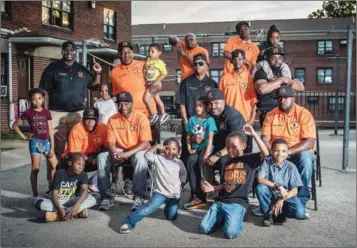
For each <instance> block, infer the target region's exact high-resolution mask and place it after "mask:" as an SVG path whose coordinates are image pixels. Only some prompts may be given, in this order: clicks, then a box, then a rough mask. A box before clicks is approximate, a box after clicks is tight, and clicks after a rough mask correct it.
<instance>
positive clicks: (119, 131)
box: [107, 110, 152, 150]
mask: <svg viewBox="0 0 357 248" xmlns="http://www.w3.org/2000/svg"><path fill="white" fill-rule="evenodd" d="M107 136H108V142H111V143H115V144H116V146H117V147H118V148H121V149H124V150H130V149H132V148H133V147H134V146H136V145H137V144H139V143H141V142H143V141H152V137H151V129H150V123H149V120H148V118H147V117H146V116H145V115H144V114H142V113H140V112H138V111H136V110H133V112H132V113H131V115H130V116H129V118H128V119H126V118H124V117H123V116H122V115H121V114H120V113H117V114H115V115H113V116H112V117H110V118H109V120H108V134H107Z"/></svg>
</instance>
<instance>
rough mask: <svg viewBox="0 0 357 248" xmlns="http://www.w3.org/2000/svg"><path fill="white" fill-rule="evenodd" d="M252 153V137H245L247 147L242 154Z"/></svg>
mask: <svg viewBox="0 0 357 248" xmlns="http://www.w3.org/2000/svg"><path fill="white" fill-rule="evenodd" d="M252 151H253V137H252V136H250V135H247V147H246V148H245V149H244V153H251V152H252Z"/></svg>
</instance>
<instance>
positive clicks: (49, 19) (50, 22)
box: [0, 1, 132, 131]
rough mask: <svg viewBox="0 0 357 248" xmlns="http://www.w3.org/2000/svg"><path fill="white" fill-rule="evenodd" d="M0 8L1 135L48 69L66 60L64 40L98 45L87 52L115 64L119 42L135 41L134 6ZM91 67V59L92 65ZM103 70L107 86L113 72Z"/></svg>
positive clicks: (116, 3)
mask: <svg viewBox="0 0 357 248" xmlns="http://www.w3.org/2000/svg"><path fill="white" fill-rule="evenodd" d="M0 4H1V40H0V47H1V92H2V94H1V95H2V97H1V130H2V131H8V130H9V123H10V122H11V121H14V118H16V117H17V116H18V113H19V107H18V104H19V100H20V99H21V98H27V92H28V90H29V89H30V88H32V87H37V86H38V85H39V81H40V78H41V74H42V71H43V69H44V68H45V67H46V66H47V65H48V64H49V63H50V62H51V61H53V60H56V59H59V58H61V49H60V45H61V44H62V43H63V42H64V41H65V40H67V39H70V40H73V41H75V42H77V43H78V45H79V46H81V42H82V40H91V41H94V42H90V43H88V52H91V54H95V55H96V56H98V57H100V58H103V59H104V60H106V61H109V62H111V63H113V64H116V61H115V59H116V57H117V43H118V41H119V40H131V35H132V34H131V2H127V1H110V2H109V1H108V2H102V1H76V2H75V1H42V2H41V1H22V2H17V1H1V2H0ZM10 46H11V48H10ZM9 49H11V55H12V56H11V59H12V63H11V65H10V66H9V56H10V55H9ZM79 52H80V51H79ZM80 58H81V54H79V56H78V59H80ZM91 61H92V59H91V57H90V56H88V62H91ZM98 62H99V61H98ZM102 66H103V80H104V81H106V80H107V79H108V76H109V72H110V69H111V66H110V65H106V64H102ZM9 71H11V72H12V73H11V76H12V80H11V82H12V88H11V89H10V88H9V80H8V79H9ZM9 103H10V106H9ZM9 109H10V111H13V114H11V115H10V114H9ZM9 118H10V119H12V120H10V122H9Z"/></svg>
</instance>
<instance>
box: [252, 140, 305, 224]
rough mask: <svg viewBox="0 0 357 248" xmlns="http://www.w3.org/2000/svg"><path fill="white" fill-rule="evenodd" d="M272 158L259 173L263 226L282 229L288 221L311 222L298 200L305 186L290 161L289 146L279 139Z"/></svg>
mask: <svg viewBox="0 0 357 248" xmlns="http://www.w3.org/2000/svg"><path fill="white" fill-rule="evenodd" d="M271 153H272V157H268V158H266V159H265V160H264V161H263V163H262V165H261V167H260V170H259V173H258V186H257V188H256V192H257V198H258V200H259V205H260V210H261V212H262V213H263V214H264V219H263V226H271V224H274V225H282V224H283V223H284V222H286V217H287V218H296V219H307V218H309V215H308V214H307V212H306V210H305V207H304V205H303V204H302V202H301V201H300V199H299V198H298V197H297V193H298V188H299V187H301V186H303V183H302V181H301V177H300V174H299V172H298V170H297V168H296V166H295V165H294V164H293V163H291V162H289V161H287V160H286V159H287V157H288V153H289V147H288V143H287V142H286V141H285V140H284V139H281V138H278V139H275V140H274V141H273V143H272V146H271Z"/></svg>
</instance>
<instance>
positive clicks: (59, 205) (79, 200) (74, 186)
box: [35, 153, 100, 222]
mask: <svg viewBox="0 0 357 248" xmlns="http://www.w3.org/2000/svg"><path fill="white" fill-rule="evenodd" d="M84 166H85V157H84V155H83V154H82V153H72V154H71V160H70V161H69V167H68V168H67V169H60V170H57V171H56V173H55V176H54V183H53V188H52V189H53V192H52V199H47V198H39V199H37V200H36V202H35V207H36V208H37V209H39V210H41V211H45V212H46V214H45V218H46V222H53V221H57V220H67V219H72V218H77V217H79V218H87V217H88V211H87V208H91V207H93V206H95V205H96V204H97V202H98V200H99V198H100V196H99V194H97V193H93V194H88V176H87V173H86V172H84V171H83V170H84Z"/></svg>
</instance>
